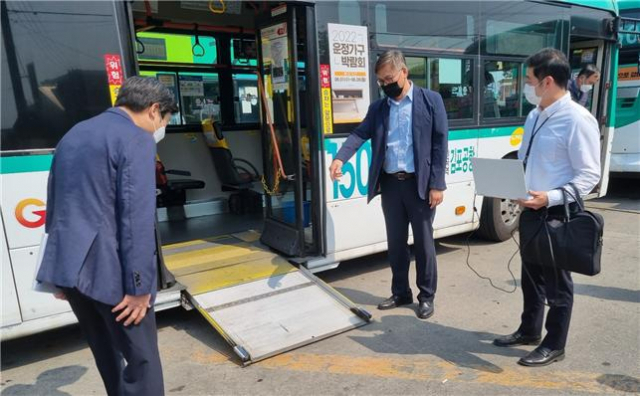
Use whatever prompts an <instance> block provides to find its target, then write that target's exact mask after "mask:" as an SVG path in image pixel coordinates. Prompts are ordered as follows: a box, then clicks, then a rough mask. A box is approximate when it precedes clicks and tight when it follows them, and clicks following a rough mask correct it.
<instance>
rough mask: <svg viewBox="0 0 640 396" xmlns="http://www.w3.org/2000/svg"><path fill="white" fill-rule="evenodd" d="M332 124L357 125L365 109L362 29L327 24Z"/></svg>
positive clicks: (364, 31) (365, 56) (365, 66)
mask: <svg viewBox="0 0 640 396" xmlns="http://www.w3.org/2000/svg"><path fill="white" fill-rule="evenodd" d="M328 33H329V51H330V54H331V55H330V65H331V88H332V102H333V122H334V123H336V124H347V123H358V122H360V121H362V120H363V119H364V117H365V116H366V115H367V109H368V108H369V102H370V99H369V49H368V39H367V37H368V35H367V27H366V26H352V25H338V24H334V23H329V24H328Z"/></svg>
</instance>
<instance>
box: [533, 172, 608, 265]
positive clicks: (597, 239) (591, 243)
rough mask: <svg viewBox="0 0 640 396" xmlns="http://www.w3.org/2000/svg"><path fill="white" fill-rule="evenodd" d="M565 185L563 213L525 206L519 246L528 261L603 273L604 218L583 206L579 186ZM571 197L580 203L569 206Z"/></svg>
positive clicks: (563, 190)
mask: <svg viewBox="0 0 640 396" xmlns="http://www.w3.org/2000/svg"><path fill="white" fill-rule="evenodd" d="M569 185H570V186H571V189H572V190H573V192H570V191H567V189H565V188H563V189H562V194H563V198H564V214H563V215H559V216H558V215H550V214H549V213H548V210H546V209H542V210H537V211H534V210H525V211H523V212H522V214H521V217H520V249H521V251H522V256H523V257H526V258H527V261H529V262H531V263H534V264H539V265H546V266H554V267H558V268H561V269H563V270H566V271H571V272H577V273H579V274H583V275H589V276H593V275H597V274H599V273H600V259H601V257H602V235H603V231H604V219H603V218H602V216H600V215H599V214H598V213H593V212H590V211H588V210H585V209H584V202H583V201H582V198H580V194H579V192H578V189H577V188H576V187H575V186H574V185H573V184H569ZM568 197H571V198H573V200H574V201H575V202H576V204H577V211H574V213H571V211H570V210H569V202H568V201H569V200H568Z"/></svg>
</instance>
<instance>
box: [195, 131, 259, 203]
mask: <svg viewBox="0 0 640 396" xmlns="http://www.w3.org/2000/svg"><path fill="white" fill-rule="evenodd" d="M202 126H203V133H204V135H205V139H206V141H207V145H208V146H209V149H210V150H211V156H212V157H213V164H214V166H215V168H216V173H217V175H218V178H219V179H220V184H221V185H222V191H225V192H230V191H243V190H250V189H251V188H253V183H254V182H255V181H257V180H259V179H260V175H259V173H258V170H257V169H256V167H255V166H253V164H252V163H251V162H249V161H247V160H244V159H241V158H233V154H232V153H231V150H229V145H228V144H227V140H226V139H225V138H224V136H223V135H222V131H221V130H220V128H219V127H218V125H216V123H215V122H213V121H211V120H205V121H203V123H202Z"/></svg>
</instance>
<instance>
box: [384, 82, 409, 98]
mask: <svg viewBox="0 0 640 396" xmlns="http://www.w3.org/2000/svg"><path fill="white" fill-rule="evenodd" d="M403 89H404V87H401V86H399V85H398V82H397V81H396V82H393V83H391V84H387V85H384V86H382V91H383V92H384V94H385V95H387V97H389V98H397V97H398V96H400V94H402V90H403Z"/></svg>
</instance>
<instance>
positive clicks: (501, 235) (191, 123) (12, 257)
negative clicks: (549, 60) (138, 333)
mask: <svg viewBox="0 0 640 396" xmlns="http://www.w3.org/2000/svg"><path fill="white" fill-rule="evenodd" d="M1 7H2V43H3V46H2V140H1V146H2V147H1V156H0V177H1V179H0V182H1V184H2V194H1V202H0V204H1V215H2V227H1V228H0V229H1V232H2V236H1V238H0V239H1V240H2V339H3V340H6V339H11V338H15V337H19V336H24V335H27V334H32V333H36V332H40V331H44V330H47V329H52V328H55V327H60V326H63V325H67V324H70V323H73V322H74V321H75V318H74V316H73V314H72V312H71V311H70V309H69V306H68V304H67V303H66V302H64V301H59V300H55V299H53V298H52V297H51V296H50V295H47V294H43V293H37V292H34V291H33V290H32V287H31V286H32V282H33V277H34V271H35V266H36V263H37V257H38V252H39V244H40V240H41V237H42V234H43V228H44V227H43V225H44V223H45V218H46V186H47V177H48V171H49V168H50V165H51V161H52V158H53V155H54V149H55V146H56V144H57V142H58V141H59V140H60V138H61V137H62V136H63V135H64V133H65V132H66V131H67V130H68V129H69V128H71V127H72V126H73V125H74V124H75V123H77V122H79V121H81V120H84V119H86V118H89V117H92V116H95V115H97V114H99V113H100V112H102V111H104V110H105V109H106V108H108V107H109V106H111V105H112V104H113V103H114V100H115V97H116V95H117V91H118V89H119V87H120V85H121V84H122V82H123V79H124V78H126V77H127V76H132V75H143V76H150V77H153V78H157V79H158V80H159V81H161V82H162V83H163V84H165V85H166V86H167V87H168V88H169V89H170V90H171V91H172V92H173V93H174V95H175V98H176V101H177V103H178V105H179V112H178V113H177V114H175V115H174V117H173V118H172V120H171V124H170V125H169V126H168V128H167V136H166V138H165V139H164V140H163V141H161V142H160V143H159V144H158V162H157V166H156V170H157V172H156V176H157V177H156V183H157V185H158V188H157V194H158V196H157V202H158V209H157V227H156V228H157V236H158V238H157V239H158V241H159V246H161V248H159V249H158V253H159V263H158V271H159V288H160V289H161V291H160V293H159V295H158V300H157V302H156V309H157V310H161V309H165V308H172V307H177V306H182V307H184V308H186V309H197V310H198V311H199V312H200V313H202V315H203V316H204V317H205V319H206V320H207V321H208V322H209V323H210V324H211V325H212V326H213V327H214V328H215V329H216V331H218V332H219V333H220V334H221V335H222V336H223V337H224V338H225V340H227V341H228V342H229V344H230V345H231V346H232V347H233V350H234V351H235V353H236V354H237V355H238V356H239V357H240V359H241V360H242V362H245V363H250V362H253V361H256V360H259V359H262V358H265V357H269V356H272V355H274V354H276V353H279V352H281V351H284V350H288V349H291V348H293V347H295V346H300V345H304V344H305V343H308V342H312V341H315V340H319V339H322V338H323V337H327V336H329V335H332V334H336V333H338V332H341V331H346V330H348V329H351V328H354V327H357V326H361V325H365V324H366V323H367V322H368V321H369V320H370V319H371V315H370V314H369V313H368V312H366V311H365V310H364V309H362V308H361V307H359V306H357V305H355V304H353V303H352V302H351V301H349V300H348V299H346V298H345V297H344V296H342V295H340V294H339V293H338V292H336V291H335V290H333V289H332V288H330V287H329V286H328V285H326V284H324V283H323V282H322V281H321V280H320V279H318V278H317V277H315V276H314V275H313V273H315V272H319V271H323V270H327V269H331V268H335V267H337V266H338V265H339V263H340V262H342V261H345V260H349V259H352V258H356V257H361V256H365V255H370V254H374V253H377V252H382V251H384V250H386V249H387V242H386V234H385V227H384V218H383V216H382V211H381V203H380V199H379V198H376V199H374V200H373V201H372V202H371V203H370V204H368V205H367V202H366V195H367V188H368V186H367V169H368V167H369V163H370V161H371V146H370V145H369V144H365V145H363V147H362V148H361V149H360V150H359V151H358V152H357V154H356V155H355V156H354V157H353V158H352V159H351V160H350V161H349V162H348V163H346V164H344V166H343V173H344V177H343V178H342V179H341V180H340V181H332V180H331V179H330V177H329V175H328V171H327V168H328V166H329V164H330V163H331V161H332V160H333V158H334V156H335V155H336V153H337V152H338V150H339V149H340V147H341V145H342V144H343V143H344V141H345V140H346V137H347V136H348V134H349V132H350V131H351V130H352V129H353V128H354V127H355V126H356V125H358V123H359V122H360V121H361V120H362V119H363V118H364V115H365V114H366V111H367V108H368V106H369V104H370V103H372V101H374V100H376V99H377V98H379V97H381V96H382V93H381V91H380V90H379V88H378V86H377V84H376V82H375V74H374V71H373V67H374V64H375V61H376V58H377V57H378V56H379V55H380V54H381V53H382V52H384V51H386V50H389V49H400V50H402V51H403V52H404V54H405V56H406V61H407V66H408V68H409V75H410V78H411V79H412V81H413V82H414V83H416V84H417V85H419V86H422V87H426V88H429V89H432V90H434V91H437V92H439V93H440V94H441V95H442V97H443V100H444V104H445V108H446V111H447V116H448V119H449V126H450V131H449V153H448V160H447V166H446V182H447V185H448V189H447V191H446V192H445V200H444V202H443V203H442V205H441V206H439V208H438V210H437V215H436V217H435V223H434V229H435V237H436V238H442V237H446V236H450V235H455V234H460V233H465V232H470V231H474V230H476V229H477V230H478V232H479V233H480V234H482V235H483V236H484V237H486V238H488V239H491V240H495V241H502V240H506V239H507V238H509V237H510V236H511V235H512V232H513V231H514V230H515V228H516V227H517V221H518V215H519V207H518V206H517V205H516V204H515V203H514V202H512V201H509V200H500V199H489V198H487V199H483V197H481V196H477V195H476V194H475V189H474V182H473V177H472V165H471V158H473V157H475V156H480V157H491V158H513V157H515V156H516V152H517V150H518V148H519V147H520V144H521V141H522V135H523V124H524V120H525V118H526V116H527V113H528V112H529V111H530V110H531V109H532V106H531V105H530V104H528V103H527V102H526V101H525V100H524V97H523V92H522V91H523V85H524V75H525V67H524V60H525V59H526V58H527V56H529V55H530V54H532V53H534V52H536V51H538V50H539V49H541V48H545V47H554V48H557V49H559V50H561V51H563V52H565V53H566V54H567V55H568V56H569V58H570V59H572V62H573V63H572V64H575V66H578V65H579V64H580V63H584V62H590V63H595V64H596V65H597V66H598V67H599V68H600V70H602V78H601V82H600V84H599V85H598V86H597V87H595V88H594V90H593V98H592V100H591V111H592V112H593V114H594V115H595V116H596V118H597V119H598V120H599V124H600V131H601V135H602V136H601V137H602V166H603V169H602V171H603V172H602V174H603V178H602V181H601V182H600V184H599V185H598V186H597V187H596V188H595V189H594V191H593V194H592V196H602V195H604V194H605V193H606V189H607V180H608V178H607V177H608V167H609V150H608V147H609V146H610V144H611V138H612V132H613V128H614V119H613V115H614V111H615V100H614V98H615V95H614V93H615V89H616V83H617V78H618V64H617V62H616V59H617V55H618V48H617V42H618V34H617V31H616V26H618V25H617V24H616V21H617V18H618V13H617V9H616V6H615V3H613V2H611V1H595V0H594V1H579V0H571V1H550V2H540V1H528V0H514V1H482V2H480V1H455V2H452V1H429V2H403V1H393V2H390V1H378V0H374V1H331V2H329V1H322V2H310V1H307V2H263V1H244V2H239V1H224V0H217V1H156V0H145V1H133V2H121V1H111V2H109V1H101V2H90V1H86V2H83V1H73V2H65V1H56V2H47V1H42V2H38V1H11V2H2V3H1ZM410 238H411V237H410ZM288 329H289V330H291V329H294V330H295V331H294V330H291V331H289V330H288Z"/></svg>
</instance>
